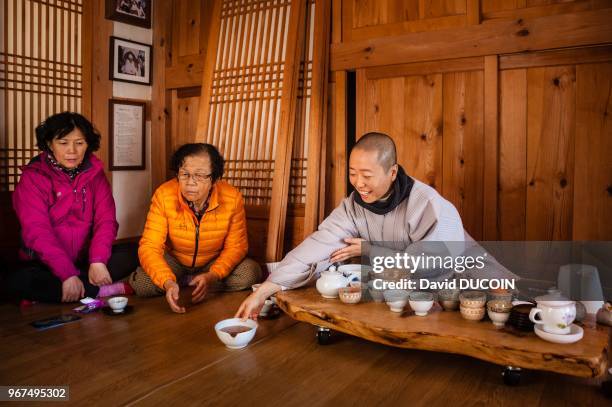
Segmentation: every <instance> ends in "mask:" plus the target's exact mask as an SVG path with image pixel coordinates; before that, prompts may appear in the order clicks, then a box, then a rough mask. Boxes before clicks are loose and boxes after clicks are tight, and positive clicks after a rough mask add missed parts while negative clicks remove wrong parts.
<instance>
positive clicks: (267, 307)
mask: <svg viewBox="0 0 612 407" xmlns="http://www.w3.org/2000/svg"><path fill="white" fill-rule="evenodd" d="M272 304H274V303H273V302H272V300H266V301H264V305H263V306H262V307H261V311H259V315H261V316H262V317H266V316H268V312H270V308H272Z"/></svg>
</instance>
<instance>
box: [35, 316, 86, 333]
mask: <svg viewBox="0 0 612 407" xmlns="http://www.w3.org/2000/svg"><path fill="white" fill-rule="evenodd" d="M79 319H81V317H80V316H78V315H74V314H65V315H58V316H55V317H51V318H46V319H41V320H38V321H34V322H32V323H30V325H32V326H33V327H34V328H36V329H38V330H39V331H42V330H44V329H49V328H54V327H56V326H60V325H64V324H67V323H69V322H74V321H78V320H79Z"/></svg>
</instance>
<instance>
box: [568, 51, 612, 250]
mask: <svg viewBox="0 0 612 407" xmlns="http://www.w3.org/2000/svg"><path fill="white" fill-rule="evenodd" d="M611 112H612V62H608V63H605V64H589V65H579V66H577V67H576V144H575V146H576V147H575V148H576V150H575V152H576V157H577V159H576V162H575V168H574V208H573V209H574V213H573V215H574V219H573V238H574V239H575V240H591V239H592V240H610V239H612V236H611V235H612V114H611Z"/></svg>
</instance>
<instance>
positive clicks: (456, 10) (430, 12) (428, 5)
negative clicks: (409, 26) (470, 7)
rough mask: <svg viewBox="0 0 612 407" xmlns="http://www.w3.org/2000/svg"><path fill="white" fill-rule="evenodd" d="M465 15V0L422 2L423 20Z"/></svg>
mask: <svg viewBox="0 0 612 407" xmlns="http://www.w3.org/2000/svg"><path fill="white" fill-rule="evenodd" d="M465 13H466V0H431V1H425V2H424V12H423V15H424V17H425V18H436V17H446V16H454V15H460V14H465Z"/></svg>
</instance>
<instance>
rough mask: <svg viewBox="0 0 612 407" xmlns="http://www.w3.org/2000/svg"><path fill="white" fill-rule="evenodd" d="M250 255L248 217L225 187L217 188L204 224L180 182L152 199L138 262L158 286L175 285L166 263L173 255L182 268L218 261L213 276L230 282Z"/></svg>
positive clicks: (237, 194) (170, 184)
mask: <svg viewBox="0 0 612 407" xmlns="http://www.w3.org/2000/svg"><path fill="white" fill-rule="evenodd" d="M247 250H248V241H247V229H246V215H245V212H244V203H243V200H242V195H241V194H240V192H239V191H238V190H237V189H236V188H234V187H233V186H231V185H230V184H228V183H227V182H224V181H217V182H216V183H215V185H214V186H213V188H212V192H211V195H210V200H209V203H208V209H207V210H206V212H205V213H204V216H203V217H202V220H201V222H200V223H199V224H198V220H197V218H196V217H195V215H194V214H193V212H192V211H191V209H189V206H187V203H186V202H185V200H184V199H183V196H182V195H181V193H180V190H179V185H178V181H177V180H176V179H172V180H170V181H167V182H165V183H164V184H162V185H161V186H160V187H159V188H157V190H156V191H155V194H154V195H153V199H152V200H151V208H150V209H149V214H148V215H147V223H146V224H145V228H144V232H143V234H142V238H141V239H140V246H139V248H138V257H139V258H140V265H141V266H142V268H143V269H144V271H145V272H146V273H147V274H148V275H149V276H150V277H151V280H152V281H153V283H154V284H155V285H157V286H158V287H160V288H163V285H164V282H166V280H173V281H176V277H175V275H174V273H172V270H171V269H170V267H169V266H168V264H167V263H166V261H165V260H164V252H166V251H168V253H169V254H170V255H172V256H173V257H175V258H176V259H177V260H178V261H179V262H180V263H181V264H182V265H184V266H187V267H201V266H203V265H205V264H207V263H208V262H210V261H211V260H213V259H215V260H214V262H213V264H212V265H211V267H210V271H211V272H213V273H215V274H217V275H218V276H219V277H220V278H224V277H226V276H227V275H228V274H229V273H230V272H231V271H232V269H233V268H234V267H235V266H236V265H237V264H238V263H239V262H240V261H242V259H243V258H244V256H246V253H247Z"/></svg>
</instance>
